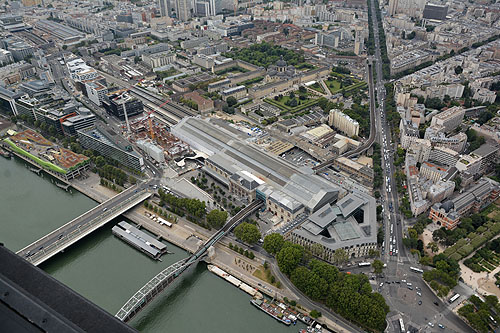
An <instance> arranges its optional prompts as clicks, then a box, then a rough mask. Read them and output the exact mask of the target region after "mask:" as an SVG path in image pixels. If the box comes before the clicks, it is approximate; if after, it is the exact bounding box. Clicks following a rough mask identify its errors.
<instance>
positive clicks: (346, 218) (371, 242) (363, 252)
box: [286, 192, 377, 263]
mask: <svg viewBox="0 0 500 333" xmlns="http://www.w3.org/2000/svg"><path fill="white" fill-rule="evenodd" d="M376 206H377V204H376V202H375V199H374V198H373V197H371V196H369V195H367V194H364V193H361V192H353V193H350V194H348V195H346V196H345V197H344V198H342V200H340V201H338V202H337V203H336V204H326V205H324V206H323V207H322V208H321V209H320V210H318V211H316V212H315V213H314V214H312V215H310V216H309V217H308V218H307V219H306V220H305V222H303V223H302V224H301V225H300V227H299V228H297V229H295V230H293V231H292V232H290V233H289V234H287V236H286V238H287V239H289V240H291V241H292V242H294V243H297V244H300V245H302V246H304V247H305V248H308V249H310V250H311V249H313V246H315V244H319V247H320V248H321V251H319V252H316V253H314V255H316V256H318V257H319V258H321V259H323V260H325V261H328V262H331V263H333V262H334V253H335V251H336V250H337V249H343V250H344V251H345V252H346V253H347V254H348V256H349V258H357V257H365V256H368V254H369V251H370V250H376V249H377V216H376ZM312 252H315V251H312Z"/></svg>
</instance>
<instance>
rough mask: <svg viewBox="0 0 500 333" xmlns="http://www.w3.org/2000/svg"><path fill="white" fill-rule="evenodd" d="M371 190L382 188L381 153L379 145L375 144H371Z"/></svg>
mask: <svg viewBox="0 0 500 333" xmlns="http://www.w3.org/2000/svg"><path fill="white" fill-rule="evenodd" d="M372 159H373V188H374V189H377V188H380V187H381V186H382V180H383V179H384V171H383V170H382V152H381V150H380V145H379V144H378V143H377V142H375V143H374V144H373V155H372Z"/></svg>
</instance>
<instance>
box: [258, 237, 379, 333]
mask: <svg viewBox="0 0 500 333" xmlns="http://www.w3.org/2000/svg"><path fill="white" fill-rule="evenodd" d="M264 249H266V251H268V252H269V253H271V254H275V255H276V261H277V262H278V267H279V268H280V270H281V271H282V272H283V273H284V274H286V275H287V276H289V277H290V280H291V281H292V283H293V284H294V285H295V286H296V287H297V288H298V289H300V290H301V291H302V292H303V293H304V294H306V295H307V296H308V297H310V298H311V299H313V300H315V301H318V302H322V303H324V304H325V305H326V306H328V307H329V308H331V309H332V310H333V311H335V312H337V313H339V314H340V315H342V316H343V317H344V318H347V319H348V320H350V321H352V322H355V323H357V324H358V325H360V326H362V327H364V328H366V329H368V330H375V331H383V330H384V329H385V327H386V321H385V317H386V315H387V313H388V312H389V306H387V304H386V303H385V300H384V298H383V297H382V295H380V294H379V293H373V292H372V288H371V286H370V283H369V280H368V278H367V277H366V276H365V275H363V274H346V273H343V272H339V270H338V269H337V268H336V267H334V266H332V265H329V264H327V263H325V262H322V261H319V260H316V259H311V256H310V254H309V253H308V252H309V251H308V250H306V249H305V248H304V247H302V246H300V245H298V244H293V243H291V242H288V241H285V240H284V239H283V236H281V235H279V234H270V235H268V236H266V238H265V239H264ZM382 265H383V264H382Z"/></svg>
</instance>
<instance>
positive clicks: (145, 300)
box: [115, 199, 263, 322]
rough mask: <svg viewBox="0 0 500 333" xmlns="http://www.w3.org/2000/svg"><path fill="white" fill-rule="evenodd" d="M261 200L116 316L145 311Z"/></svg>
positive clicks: (139, 293) (155, 280)
mask: <svg viewBox="0 0 500 333" xmlns="http://www.w3.org/2000/svg"><path fill="white" fill-rule="evenodd" d="M262 204H263V202H262V201H261V200H258V199H257V200H254V201H253V202H252V203H250V205H248V206H247V207H245V208H244V209H242V210H240V211H239V212H238V213H237V214H236V215H234V216H233V217H232V218H231V219H230V220H229V221H228V222H227V223H226V224H225V225H224V227H222V229H221V230H219V231H218V232H216V233H215V234H213V235H212V236H211V237H210V238H209V239H208V240H207V241H206V242H205V243H204V244H203V245H202V246H200V247H199V248H198V250H196V251H195V252H194V253H193V254H192V255H191V256H190V257H188V258H186V259H182V260H180V261H178V262H176V263H175V264H172V265H170V266H169V267H167V268H165V269H164V270H163V271H161V272H160V273H158V274H157V275H156V276H155V277H153V278H152V279H151V280H149V281H148V282H147V283H146V284H145V285H144V286H143V287H142V288H141V289H139V290H138V291H137V292H136V293H135V294H134V295H133V296H132V297H131V298H130V299H129V300H128V301H127V303H125V305H124V306H122V308H121V309H120V310H119V311H118V313H117V314H116V315H115V317H117V318H118V319H120V320H121V321H124V322H127V321H130V320H131V319H132V318H133V317H135V315H137V314H138V313H139V312H140V311H141V310H142V309H144V308H145V307H146V306H147V305H148V304H149V303H151V302H152V301H153V299H154V298H155V297H156V296H158V295H159V294H160V293H161V292H162V291H163V290H165V289H166V288H167V287H168V286H169V285H170V284H171V283H172V282H173V281H174V280H176V279H177V278H178V277H179V276H180V275H181V274H182V273H183V272H185V271H186V270H187V269H188V268H189V267H190V266H191V265H192V264H194V263H195V262H197V261H198V260H199V259H200V258H202V257H203V256H204V255H205V253H206V251H207V250H208V249H209V248H210V247H211V246H213V245H214V244H215V243H217V242H218V241H219V240H220V239H221V238H222V237H224V236H225V235H227V234H228V233H229V232H231V230H232V229H233V228H234V227H236V226H237V225H238V224H239V223H240V222H242V221H243V220H244V219H245V218H246V217H247V216H248V215H250V214H251V213H253V212H254V211H255V210H257V209H258V208H259V207H260V206H262Z"/></svg>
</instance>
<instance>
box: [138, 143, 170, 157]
mask: <svg viewBox="0 0 500 333" xmlns="http://www.w3.org/2000/svg"><path fill="white" fill-rule="evenodd" d="M137 146H138V147H139V148H140V149H142V150H143V151H145V152H146V153H147V154H148V155H149V156H150V157H151V158H153V159H154V160H155V161H156V162H158V163H163V162H165V154H164V153H163V149H162V148H161V147H158V146H157V145H155V144H154V143H153V142H151V141H150V140H138V141H137Z"/></svg>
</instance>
